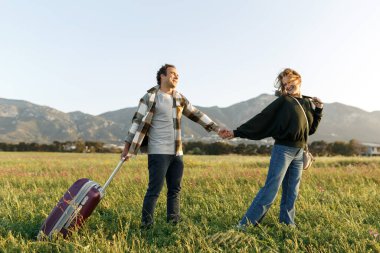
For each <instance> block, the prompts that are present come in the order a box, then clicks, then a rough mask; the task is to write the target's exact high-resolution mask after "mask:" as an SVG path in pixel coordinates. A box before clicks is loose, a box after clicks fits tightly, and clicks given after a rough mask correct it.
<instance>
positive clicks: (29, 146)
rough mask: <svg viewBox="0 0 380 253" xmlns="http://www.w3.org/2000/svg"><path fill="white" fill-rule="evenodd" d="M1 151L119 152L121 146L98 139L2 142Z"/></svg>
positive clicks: (0, 144)
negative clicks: (42, 142)
mask: <svg viewBox="0 0 380 253" xmlns="http://www.w3.org/2000/svg"><path fill="white" fill-rule="evenodd" d="M0 151H37V152H72V153H119V152H120V148H118V147H116V146H110V145H105V144H104V143H103V142H97V141H83V140H77V141H66V142H59V141H54V142H53V143H51V144H39V143H35V142H32V143H26V142H20V143H17V144H12V143H3V142H0Z"/></svg>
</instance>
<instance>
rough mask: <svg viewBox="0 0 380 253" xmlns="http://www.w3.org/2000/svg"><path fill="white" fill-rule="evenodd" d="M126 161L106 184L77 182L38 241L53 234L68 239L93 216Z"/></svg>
mask: <svg viewBox="0 0 380 253" xmlns="http://www.w3.org/2000/svg"><path fill="white" fill-rule="evenodd" d="M123 162H124V159H122V160H120V162H119V164H118V165H117V166H116V168H115V169H114V171H113V172H112V174H111V176H110V177H109V179H108V180H107V182H106V183H105V184H104V186H103V187H101V186H100V184H98V183H96V182H94V181H91V180H89V179H88V178H81V179H79V180H77V181H76V182H75V183H74V184H73V185H72V186H71V187H70V188H69V189H68V190H67V191H66V193H65V194H64V195H63V197H62V198H61V199H60V200H59V202H58V204H57V205H56V206H55V207H54V208H53V210H52V211H51V212H50V215H49V216H48V217H47V218H46V220H45V222H44V223H43V224H42V226H41V229H40V231H39V233H38V236H37V239H38V240H42V239H44V238H51V236H52V235H53V233H61V234H62V235H63V237H67V236H68V235H69V234H70V232H71V231H73V230H75V229H79V228H80V227H82V225H83V224H84V221H85V220H86V219H87V218H88V217H89V216H90V215H91V213H92V212H93V211H94V209H95V208H96V206H97V205H98V204H99V202H100V200H101V199H102V198H103V196H104V194H105V189H106V188H107V187H108V185H109V184H110V182H111V180H112V179H113V177H114V176H115V175H116V173H117V172H118V171H119V169H120V168H121V165H122V164H123Z"/></svg>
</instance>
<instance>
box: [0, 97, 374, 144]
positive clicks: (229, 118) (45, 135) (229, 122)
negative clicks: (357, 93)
mask: <svg viewBox="0 0 380 253" xmlns="http://www.w3.org/2000/svg"><path fill="white" fill-rule="evenodd" d="M274 99H275V96H272V95H267V94H262V95H260V96H258V97H255V98H252V99H249V100H247V101H244V102H240V103H237V104H234V105H231V106H229V107H224V108H221V107H217V106H213V107H202V106H196V107H197V108H198V109H200V110H201V111H203V112H204V113H206V114H207V115H208V116H209V117H210V118H212V119H213V120H214V121H216V122H217V123H218V124H220V125H221V126H224V127H227V128H230V129H235V128H236V127H237V126H239V125H241V124H242V123H244V122H246V121H247V120H248V119H250V118H252V117H253V116H254V115H256V114H257V113H259V112H260V111H261V110H262V109H263V108H264V107H265V106H267V105H268V104H269V103H270V102H272V101H273V100H274ZM135 111H136V107H132V108H124V109H120V110H116V111H110V112H106V113H102V114H100V115H90V114H86V113H83V112H80V111H75V112H70V113H64V112H61V111H59V110H56V109H54V108H51V107H48V106H41V105H36V104H33V103H30V102H27V101H22V100H13V99H4V98H0V142H6V143H19V142H37V143H52V142H53V141H60V142H64V141H74V140H78V139H83V140H88V141H101V142H104V143H110V144H111V143H112V144H122V143H123V140H124V137H125V135H126V134H127V131H128V129H129V126H130V124H131V119H132V116H133V114H134V112H135ZM182 124H183V126H182V132H183V134H184V135H185V137H186V136H187V137H189V136H191V137H193V138H194V139H196V140H199V139H202V138H205V137H209V136H210V135H211V134H210V133H207V132H206V131H205V130H204V129H203V128H202V127H200V126H199V125H197V124H196V123H194V122H192V121H190V120H188V119H187V118H186V117H184V120H183V122H182ZM351 139H356V140H358V141H361V142H372V143H380V111H374V112H367V111H364V110H361V109H359V108H356V107H352V106H349V105H344V104H341V103H325V105H324V110H323V118H322V121H321V123H320V126H319V128H318V130H317V132H316V133H315V134H314V135H312V136H310V141H315V140H324V141H327V142H333V141H348V140H351Z"/></svg>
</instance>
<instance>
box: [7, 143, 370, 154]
mask: <svg viewBox="0 0 380 253" xmlns="http://www.w3.org/2000/svg"><path fill="white" fill-rule="evenodd" d="M364 149H365V148H364V146H363V145H361V144H360V143H359V142H358V141H356V140H350V141H348V142H343V141H336V142H331V143H327V142H325V141H314V142H312V143H310V144H309V150H310V151H311V153H312V154H313V155H316V156H335V155H342V156H355V155H361V154H362V153H363V152H364ZM183 150H184V153H185V154H194V155H226V154H239V155H270V153H271V151H272V146H271V145H256V144H244V143H241V144H238V145H232V144H229V143H227V142H214V143H204V142H187V143H183ZM0 151H39V152H74V153H120V152H121V148H119V147H116V146H110V145H105V144H104V143H103V142H96V141H83V140H77V141H67V142H58V141H54V142H53V143H51V144H38V143H34V142H32V143H26V142H20V143H18V144H10V143H0Z"/></svg>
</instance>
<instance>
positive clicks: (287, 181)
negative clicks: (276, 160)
mask: <svg viewBox="0 0 380 253" xmlns="http://www.w3.org/2000/svg"><path fill="white" fill-rule="evenodd" d="M302 151H303V150H302V149H300V150H299V152H298V154H296V156H295V158H294V160H293V161H292V162H291V163H290V166H289V168H288V171H287V172H286V174H285V178H284V181H283V182H282V197H281V206H280V222H282V223H285V224H288V225H294V224H295V222H294V217H295V214H296V209H295V203H296V199H297V196H298V192H299V187H300V183H301V177H302V170H303V157H302Z"/></svg>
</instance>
